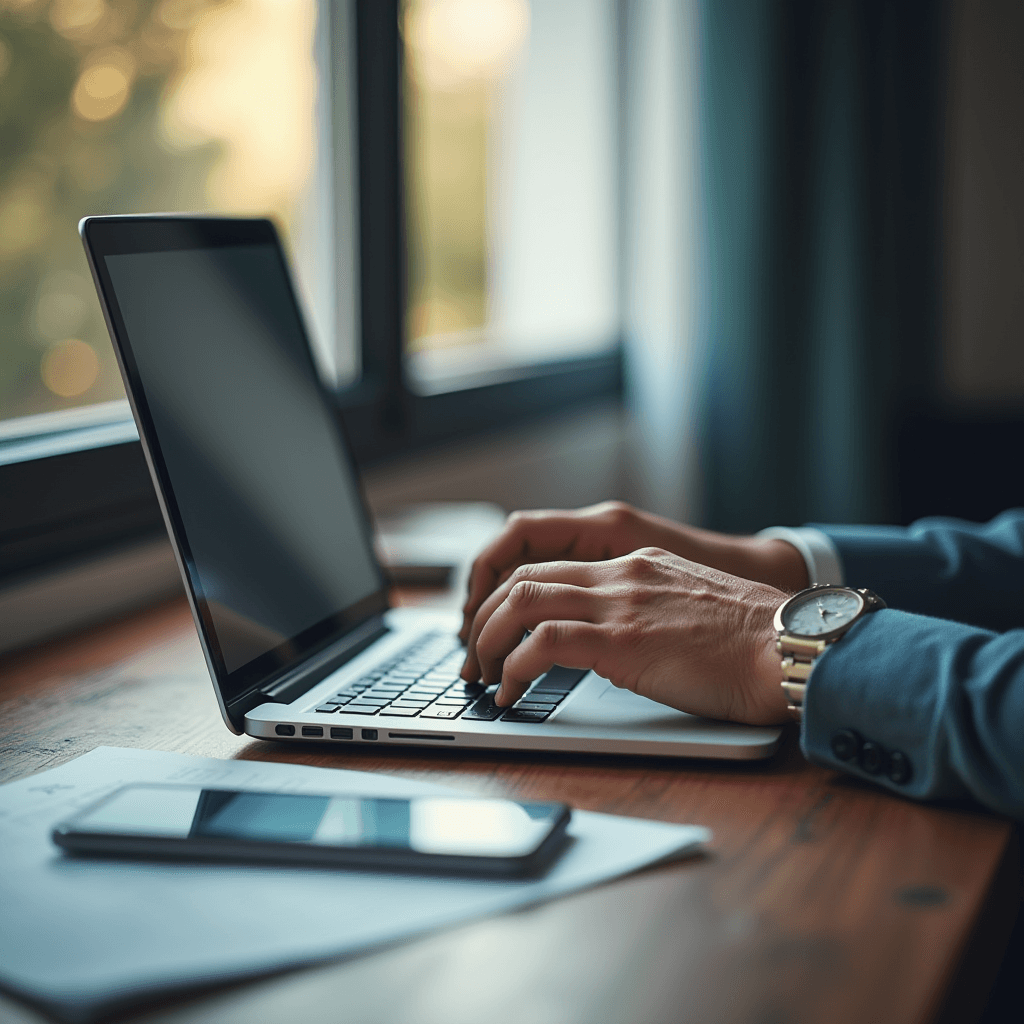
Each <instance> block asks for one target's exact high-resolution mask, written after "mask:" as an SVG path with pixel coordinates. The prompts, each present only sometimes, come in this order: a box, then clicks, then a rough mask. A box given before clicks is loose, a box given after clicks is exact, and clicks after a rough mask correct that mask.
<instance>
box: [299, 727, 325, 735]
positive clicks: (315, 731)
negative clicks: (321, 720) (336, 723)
mask: <svg viewBox="0 0 1024 1024" xmlns="http://www.w3.org/2000/svg"><path fill="white" fill-rule="evenodd" d="M323 734H324V727H323V726H322V725H304V726H303V727H302V735H303V736H323Z"/></svg>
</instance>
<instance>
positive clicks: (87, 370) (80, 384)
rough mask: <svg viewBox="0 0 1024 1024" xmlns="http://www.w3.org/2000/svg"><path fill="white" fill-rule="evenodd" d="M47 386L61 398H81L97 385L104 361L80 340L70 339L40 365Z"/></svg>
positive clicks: (44, 358) (51, 349)
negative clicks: (80, 396)
mask: <svg viewBox="0 0 1024 1024" xmlns="http://www.w3.org/2000/svg"><path fill="white" fill-rule="evenodd" d="M40 372H41V373H42V377H43V383H44V384H45V385H46V386H47V387H48V388H49V389H50V391H52V392H53V393H54V394H55V395H57V396H58V397H59V398H77V397H78V396H79V395H83V394H85V392H86V391H88V390H89V388H91V387H92V386H93V384H95V383H96V378H97V377H98V376H99V373H100V360H99V356H97V355H96V350H95V349H94V348H93V347H92V345H90V344H89V343H88V342H86V341H82V340H80V339H79V338H68V339H67V340H66V341H61V342H59V343H58V344H56V345H51V346H50V348H48V349H47V350H46V354H45V355H44V356H43V360H42V363H41V365H40Z"/></svg>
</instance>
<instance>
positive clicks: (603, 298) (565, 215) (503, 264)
mask: <svg viewBox="0 0 1024 1024" xmlns="http://www.w3.org/2000/svg"><path fill="white" fill-rule="evenodd" d="M402 29H403V32H402V35H403V40H404V44H405V58H406V59H405V73H404V90H405V167H406V210H407V224H408V228H407V234H406V238H407V260H408V281H409V294H408V307H407V314H406V316H407V320H406V336H407V352H408V359H409V364H410V365H409V369H410V379H411V381H412V384H413V386H414V387H415V388H417V389H419V390H424V391H431V390H437V389H443V388H444V387H446V386H452V385H453V384H455V383H456V382H457V381H458V380H460V379H463V380H465V379H470V380H473V379H480V378H481V377H486V376H488V375H491V376H493V375H495V373H498V374H499V375H500V373H501V371H506V372H507V371H510V370H511V371H514V370H521V369H522V368H524V367H529V366H537V365H538V364H543V363H545V362H550V361H552V360H554V359H557V358H565V357H570V356H579V355H581V354H582V355H590V354H593V353H595V352H602V351H607V350H609V349H610V348H612V347H613V346H614V345H615V342H616V339H617V336H618V302H617V289H618V285H617V268H616V259H615V254H616V180H615V179H616V162H617V152H616V104H617V97H616V71H615V68H616V60H617V56H616V6H615V4H614V3H612V2H610V0H543V2H535V3H532V4H531V3H528V2H527V0H406V3H405V4H404V6H403V10H402Z"/></svg>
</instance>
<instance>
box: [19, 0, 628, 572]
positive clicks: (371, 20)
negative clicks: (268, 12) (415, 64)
mask: <svg viewBox="0 0 1024 1024" xmlns="http://www.w3.org/2000/svg"><path fill="white" fill-rule="evenodd" d="M321 9H322V10H327V11H329V14H330V47H329V48H330V52H331V54H332V77H331V81H330V93H331V96H332V99H333V98H334V97H337V96H338V95H339V90H338V89H337V87H336V81H335V76H336V75H338V74H349V73H350V72H349V71H348V70H347V66H346V60H347V55H348V54H349V53H350V52H351V51H353V50H354V60H353V63H354V68H355V74H354V76H353V77H354V80H355V81H354V86H355V88H354V92H355V96H354V104H353V106H354V111H355V122H356V124H355V129H354V133H353V134H354V138H355V145H356V154H355V159H354V166H353V168H352V172H353V175H354V177H355V179H356V184H355V195H356V197H357V198H358V206H357V210H356V211H354V214H357V215H354V216H353V218H351V219H352V221H353V222H354V227H355V242H356V244H355V246H354V248H355V250H356V252H357V254H358V260H357V261H356V262H357V264H358V273H357V286H356V299H357V305H358V313H357V316H356V322H357V324H358V325H359V326H358V332H359V342H360V344H359V348H360V357H361V358H360V366H361V372H360V376H359V379H358V380H357V381H356V383H354V384H353V385H351V386H349V387H344V388H341V389H339V390H337V391H336V392H335V402H336V411H337V414H338V416H339V417H340V418H341V420H342V422H343V424H344V426H345V428H346V430H347V432H348V435H349V438H350V439H351V445H352V449H353V452H354V454H355V457H356V460H357V462H358V463H359V465H360V467H362V468H365V467H368V466H371V465H376V464H379V463H381V462H383V461H387V460H389V459H391V458H394V457H397V456H400V455H406V454H410V453H412V452H415V451H420V450H424V449H428V448H432V447H436V446H438V445H442V444H445V443H448V442H453V441H457V440H462V439H465V438H470V437H474V436H479V435H481V434H483V433H486V432H497V431H500V430H502V429H504V428H508V427H510V426H513V425H520V424H523V423H525V422H528V421H533V420H537V419H539V418H542V417H544V416H552V415H558V414H564V413H565V412H566V411H568V410H571V409H572V408H575V407H580V406H585V405H588V404H591V403H593V402H596V401H600V400H607V399H608V398H609V397H617V398H620V399H621V396H622V390H623V368H622V338H621V334H620V337H619V338H618V339H617V342H616V345H615V346H614V348H613V349H612V350H611V351H608V350H605V351H603V352H600V353H597V354H595V355H593V356H590V357H580V358H573V359H563V360H557V361H553V362H550V363H544V364H536V365H531V366H522V367H516V368H514V369H510V370H509V371H508V372H507V373H506V374H504V375H503V376H502V375H497V377H496V376H495V375H492V376H491V377H489V378H488V380H487V381H486V382H483V381H482V382H480V383H479V384H477V385H475V386H469V387H466V386H460V387H458V388H457V389H452V390H447V391H445V390H437V391H435V392H434V393H431V394H421V393H418V392H417V391H416V390H415V388H414V387H413V386H412V384H411V382H410V380H409V378H408V376H407V373H406V362H405V358H404V352H405V337H404V325H405V297H406V282H405V278H406V265H405V255H404V253H405V227H404V225H405V216H404V214H405V210H404V202H403V192H404V174H403V161H402V152H403V150H402V106H401V104H402V40H401V36H400V31H399V13H400V0H350V3H348V4H346V3H341V4H328V3H326V0H323V6H322V8H321ZM620 15H621V12H620ZM341 19H346V20H345V21H342V20H341ZM620 24H621V17H620ZM619 36H620V40H619V45H621V32H620V34H619ZM350 37H351V38H350ZM617 64H618V66H621V61H620V62H617ZM616 88H617V93H618V95H620V96H621V94H622V83H621V82H618V83H616ZM620 109H621V105H620ZM347 122H348V112H345V114H344V115H343V116H342V115H341V114H340V113H339V112H336V111H334V110H333V109H332V125H333V126H334V129H335V135H337V134H338V133H339V132H340V131H346V132H347V131H349V128H348V123H347ZM621 127H622V126H621V116H620V117H619V125H618V134H619V137H620V139H621ZM332 145H333V155H332V158H333V160H334V161H335V166H336V162H337V160H338V159H340V158H343V157H344V153H343V152H342V146H343V145H345V142H344V141H340V140H338V139H337V138H335V139H333V140H332ZM620 149H621V147H620ZM345 180H347V178H346V176H345V175H339V174H338V173H337V172H336V173H335V181H342V182H344V181H345ZM337 204H338V200H337V197H336V198H335V202H334V208H335V210H334V213H333V215H334V216H335V217H336V218H337V217H338V216H339V215H338V213H337V212H336V211H337ZM336 227H337V225H336ZM338 234H339V232H337V231H336V237H338ZM339 329H344V326H343V324H340V323H339ZM69 412H71V411H70V410H69ZM117 422H121V423H122V429H121V438H120V439H118V436H117V431H116V430H115V431H114V432H113V433H114V435H115V436H113V438H112V437H111V436H108V437H106V438H103V439H101V440H100V442H99V443H95V442H90V441H89V439H88V438H85V439H84V440H83V437H84V435H83V434H82V430H81V428H80V427H71V428H69V429H68V430H63V431H62V430H57V431H51V432H49V433H48V434H47V435H46V436H45V437H44V438H42V439H38V440H37V441H36V442H35V443H33V444H30V445H29V444H24V443H20V444H19V439H17V438H14V439H11V438H8V439H6V440H0V578H5V579H6V578H10V577H16V576H20V575H24V574H32V573H34V572H37V571H39V570H40V569H42V568H50V567H52V566H53V565H54V564H58V563H61V562H66V561H69V560H73V559H76V558H81V557H83V556H90V557H92V556H95V555H96V553H97V552H100V551H102V550H103V549H105V548H109V549H116V548H123V547H124V546H126V545H128V544H132V543H140V542H144V541H146V540H149V539H151V538H152V537H153V536H154V535H162V534H163V533H164V524H163V519H162V517H161V514H160V510H159V506H158V505H157V501H156V497H155V494H154V492H153V485H152V482H151V480H150V476H149V472H148V470H147V468H146V464H145V460H144V458H143V456H142V451H141V446H140V444H139V441H138V440H137V438H133V439H131V440H128V439H126V438H127V436H128V435H130V434H131V428H130V426H129V425H128V423H127V422H125V421H123V420H119V421H117Z"/></svg>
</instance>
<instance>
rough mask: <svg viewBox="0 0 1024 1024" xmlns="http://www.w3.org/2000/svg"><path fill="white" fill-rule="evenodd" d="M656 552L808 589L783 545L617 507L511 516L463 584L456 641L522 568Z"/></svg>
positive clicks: (802, 570)
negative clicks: (641, 550) (640, 551)
mask: <svg viewBox="0 0 1024 1024" xmlns="http://www.w3.org/2000/svg"><path fill="white" fill-rule="evenodd" d="M643 547H656V548H661V549H662V550H664V551H670V552H672V553H673V554H676V555H680V556H681V557H683V558H686V559H689V560H690V561H693V562H699V563H701V564H702V565H707V566H711V567H712V568H715V569H720V570H721V571H722V572H726V573H730V574H732V575H734V576H741V577H743V578H745V579H749V580H757V581H759V582H762V583H768V584H770V585H771V586H774V587H777V588H779V589H781V590H793V591H795V590H800V589H802V588H803V587H806V586H807V570H806V567H805V566H804V562H803V558H802V557H801V556H800V553H799V552H798V551H797V550H796V548H794V547H793V546H792V545H790V544H787V543H786V542H785V541H781V540H759V539H758V538H756V537H734V536H730V535H728V534H724V533H714V532H712V531H710V530H700V529H697V528H696V527H693V526H683V525H682V524H680V523H674V522H672V520H670V519H665V518H663V517H662V516H656V515H653V514H651V513H650V512H642V511H640V510H639V509H635V508H633V507H632V506H631V505H627V504H625V503H624V502H621V501H605V502H602V503H601V504H600V505H591V506H589V507H587V508H581V509H578V510H576V511H562V510H542V511H536V512H513V513H512V515H510V516H509V518H508V522H507V523H506V524H505V529H504V530H502V532H501V534H500V535H499V536H498V537H497V538H496V539H495V540H493V541H492V542H491V543H490V544H488V545H487V547H486V548H484V550H483V551H482V552H481V553H480V554H479V556H478V557H477V559H476V561H475V562H474V563H473V569H472V572H471V574H470V578H469V596H468V598H467V600H466V604H465V606H464V607H463V609H462V612H463V622H462V630H461V631H460V633H459V636H460V638H461V640H462V642H463V643H466V642H467V640H468V639H469V635H470V631H471V629H472V626H473V620H474V619H475V618H476V615H477V612H478V611H479V610H480V607H481V605H482V604H483V603H484V602H485V601H486V600H487V598H488V597H489V596H490V595H491V594H492V593H494V591H495V590H496V589H497V588H498V587H500V586H501V585H502V584H503V583H504V582H505V581H506V580H507V579H508V578H509V576H511V575H512V573H513V572H514V571H515V570H516V569H517V568H518V567H519V566H520V565H526V564H534V563H537V562H550V561H554V560H566V561H572V562H599V561H607V560H608V559H612V558H620V557H622V556H623V555H628V554H630V553H631V552H633V551H636V550H637V549H638V548H643Z"/></svg>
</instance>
